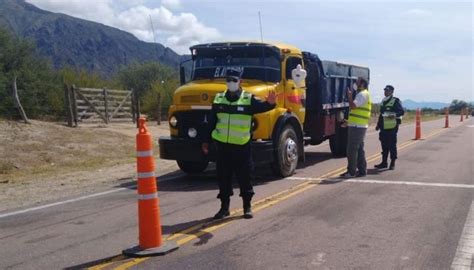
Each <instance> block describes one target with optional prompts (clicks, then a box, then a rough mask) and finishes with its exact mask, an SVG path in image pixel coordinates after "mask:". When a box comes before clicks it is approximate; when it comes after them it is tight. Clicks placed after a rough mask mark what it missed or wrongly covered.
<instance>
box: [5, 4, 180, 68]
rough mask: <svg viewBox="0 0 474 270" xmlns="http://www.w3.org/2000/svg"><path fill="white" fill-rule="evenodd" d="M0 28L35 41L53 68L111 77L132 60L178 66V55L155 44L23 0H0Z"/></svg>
mask: <svg viewBox="0 0 474 270" xmlns="http://www.w3.org/2000/svg"><path fill="white" fill-rule="evenodd" d="M0 27H4V28H6V29H8V30H10V31H11V32H13V33H15V34H16V35H17V36H19V37H23V38H29V39H31V40H33V41H34V42H35V43H36V46H37V48H38V52H39V54H41V55H42V56H45V57H48V58H50V59H51V61H52V63H53V65H54V67H56V68H60V67H63V66H72V67H76V68H84V69H87V70H89V71H94V72H98V73H100V74H102V75H105V76H110V75H112V74H114V73H115V72H117V70H118V69H119V68H120V67H121V66H124V65H128V64H130V63H133V62H140V63H141V62H145V61H158V62H160V63H163V64H166V65H168V66H171V67H177V66H178V64H179V62H180V59H181V56H179V55H178V54H176V53H175V52H174V51H173V50H171V49H170V48H167V47H164V46H163V45H161V44H158V43H147V42H143V41H140V40H138V39H137V38H136V37H135V36H133V35H132V34H130V33H127V32H125V31H121V30H119V29H116V28H113V27H109V26H106V25H103V24H99V23H95V22H91V21H86V20H82V19H78V18H74V17H71V16H68V15H64V14H60V13H52V12H49V11H45V10H42V9H39V8H37V7H35V6H34V5H31V4H29V3H27V2H25V1H24V0H1V1H0Z"/></svg>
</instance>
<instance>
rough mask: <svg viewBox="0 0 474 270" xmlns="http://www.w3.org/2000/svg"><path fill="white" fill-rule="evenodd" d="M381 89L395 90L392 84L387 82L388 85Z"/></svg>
mask: <svg viewBox="0 0 474 270" xmlns="http://www.w3.org/2000/svg"><path fill="white" fill-rule="evenodd" d="M383 90H388V91H393V90H395V88H393V86H391V85H390V84H389V85H387V86H385V88H384V89H383Z"/></svg>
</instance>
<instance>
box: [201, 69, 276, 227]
mask: <svg viewBox="0 0 474 270" xmlns="http://www.w3.org/2000/svg"><path fill="white" fill-rule="evenodd" d="M226 83H227V90H226V91H225V92H223V93H219V94H217V95H216V97H215V99H214V103H213V104H212V111H211V115H210V118H209V127H210V131H211V130H212V133H211V132H209V133H210V135H211V137H212V140H213V141H214V142H215V144H216V148H217V162H216V163H217V164H216V165H217V177H218V181H219V194H218V195H217V198H219V199H220V200H221V207H220V209H219V211H218V212H217V213H216V214H215V215H214V219H222V218H224V217H226V216H229V215H230V212H229V204H230V197H231V196H232V195H233V189H232V177H233V175H234V173H235V175H236V177H237V180H238V183H239V187H240V196H241V197H242V201H243V208H244V218H252V217H253V213H252V209H251V200H252V197H253V195H254V191H253V187H252V183H251V182H252V181H251V180H252V177H253V168H254V166H253V162H252V153H251V147H250V146H251V140H252V116H253V115H254V114H257V113H262V112H266V111H269V110H272V109H273V108H275V103H276V94H275V93H274V92H273V91H270V92H269V94H268V97H267V98H266V101H260V100H258V99H257V98H255V96H254V95H252V94H251V93H249V92H246V91H244V90H242V88H241V72H240V71H238V70H233V69H228V70H227V71H226ZM209 141H210V138H208V140H207V142H204V143H203V144H202V151H203V152H204V154H207V153H208V151H209Z"/></svg>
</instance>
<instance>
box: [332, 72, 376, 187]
mask: <svg viewBox="0 0 474 270" xmlns="http://www.w3.org/2000/svg"><path fill="white" fill-rule="evenodd" d="M368 84H369V83H368V81H367V80H366V79H365V78H362V77H359V78H357V81H356V82H355V83H354V85H353V88H354V90H357V93H356V96H355V98H352V91H351V89H350V88H348V89H347V92H346V94H347V99H348V102H349V107H350V110H349V119H348V120H347V123H346V124H347V126H348V131H347V171H346V172H345V173H343V174H341V175H340V176H341V177H343V178H351V177H363V176H365V175H366V174H367V161H366V160H365V151H364V140H365V133H366V131H367V128H368V127H369V121H370V112H371V110H372V102H371V99H370V94H369V90H368Z"/></svg>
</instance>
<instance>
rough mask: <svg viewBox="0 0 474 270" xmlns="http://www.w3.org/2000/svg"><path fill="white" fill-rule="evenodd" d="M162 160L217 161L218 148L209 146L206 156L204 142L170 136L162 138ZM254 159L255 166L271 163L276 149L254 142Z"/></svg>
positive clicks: (267, 143) (265, 143)
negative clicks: (202, 145)
mask: <svg viewBox="0 0 474 270" xmlns="http://www.w3.org/2000/svg"><path fill="white" fill-rule="evenodd" d="M158 144H159V146H160V158H162V159H170V160H181V161H195V162H198V161H206V160H207V161H213V162H215V161H216V148H215V145H214V144H213V143H210V144H209V154H208V155H204V153H203V152H202V149H201V144H202V142H199V141H196V140H190V139H186V138H176V137H170V136H163V137H160V138H159V140H158ZM252 158H253V162H254V163H255V164H264V163H270V162H272V161H273V160H274V149H273V143H272V142H271V141H253V142H252Z"/></svg>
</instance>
